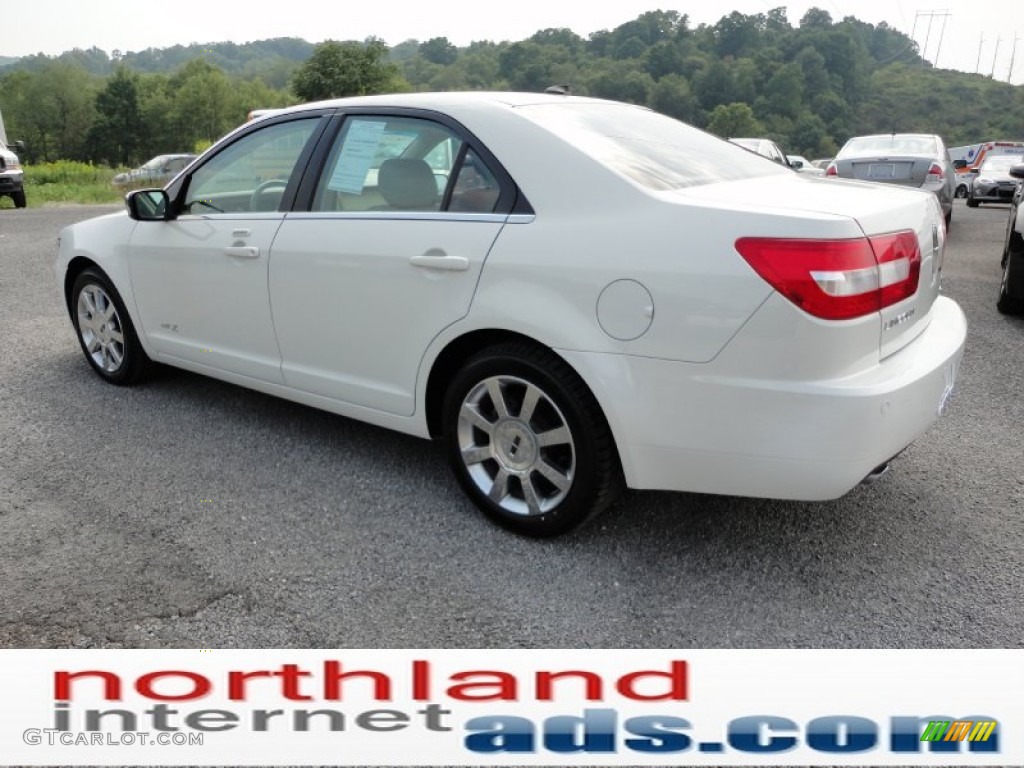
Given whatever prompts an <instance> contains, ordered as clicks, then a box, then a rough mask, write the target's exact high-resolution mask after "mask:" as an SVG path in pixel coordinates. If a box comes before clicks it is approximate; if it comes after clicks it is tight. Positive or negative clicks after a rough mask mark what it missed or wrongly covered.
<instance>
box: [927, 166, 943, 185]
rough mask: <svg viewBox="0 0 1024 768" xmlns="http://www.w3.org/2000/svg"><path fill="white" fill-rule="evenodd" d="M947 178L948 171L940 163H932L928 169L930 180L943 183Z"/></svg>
mask: <svg viewBox="0 0 1024 768" xmlns="http://www.w3.org/2000/svg"><path fill="white" fill-rule="evenodd" d="M945 180H946V171H945V169H943V167H942V166H941V165H940V164H939V163H932V164H931V167H930V168H929V169H928V181H930V182H933V183H936V184H941V183H942V182H943V181H945Z"/></svg>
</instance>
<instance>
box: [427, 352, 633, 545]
mask: <svg viewBox="0 0 1024 768" xmlns="http://www.w3.org/2000/svg"><path fill="white" fill-rule="evenodd" d="M444 443H445V450H446V452H447V454H448V460H449V463H450V464H451V467H452V470H453V471H454V473H455V477H456V478H457V479H458V481H459V484H460V485H461V486H462V488H463V490H464V491H465V492H466V494H467V495H468V496H469V497H470V498H471V499H472V500H473V502H474V503H475V504H476V505H477V506H478V507H479V508H480V509H481V511H482V512H483V513H484V514H485V515H486V516H487V517H488V518H490V519H491V520H492V521H494V522H496V523H498V524H499V525H501V526H503V527H505V528H508V529H509V530H512V531H514V532H516V533H519V534H522V535H525V536H532V537H537V538H542V537H549V536H557V535H559V534H562V533H566V532H567V531H570V530H572V529H573V528H575V527H577V526H579V525H581V524H582V523H584V522H586V521H587V520H589V519H590V518H592V517H594V516H595V515H597V514H598V513H599V512H601V511H603V510H604V509H605V508H607V507H608V506H609V505H610V504H611V503H612V501H613V500H614V498H615V496H616V495H617V493H618V492H619V491H620V490H621V487H622V484H623V483H622V470H621V469H620V467H619V462H618V455H617V453H616V450H615V444H614V441H613V439H612V435H611V430H610V429H609V427H608V422H607V421H606V420H605V418H604V414H603V413H602V412H601V409H600V407H599V406H598V404H597V401H596V400H595V399H594V396H593V394H592V393H591V392H590V390H589V389H588V388H587V386H586V385H585V384H584V383H583V381H582V380H581V379H580V378H579V376H578V375H577V374H576V372H575V371H573V370H572V368H570V367H569V365H568V364H567V363H566V362H565V361H564V360H562V359H561V358H560V357H558V356H557V355H555V354H554V353H552V352H550V351H548V350H545V349H543V348H539V347H535V346H533V345H530V344H527V343H510V344H501V345H497V346H494V347H491V348H489V349H486V350H484V351H482V352H480V353H479V354H477V355H476V356H475V357H473V358H471V359H470V360H469V362H467V363H466V365H465V366H464V367H463V369H462V370H461V371H459V373H458V374H456V376H455V377H454V379H453V380H452V382H451V385H450V386H449V388H448V391H447V394H446V396H445V403H444Z"/></svg>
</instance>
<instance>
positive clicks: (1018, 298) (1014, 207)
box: [996, 164, 1024, 315]
mask: <svg viewBox="0 0 1024 768" xmlns="http://www.w3.org/2000/svg"><path fill="white" fill-rule="evenodd" d="M1009 173H1010V176H1011V177H1012V178H1014V179H1016V180H1017V181H1024V164H1019V165H1014V166H1012V167H1011V168H1010V169H1009ZM1022 198H1024V184H1018V185H1017V187H1016V189H1015V190H1014V192H1013V195H1012V196H1011V198H1010V218H1009V221H1007V223H1006V240H1005V242H1004V243H1003V258H1002V262H1001V266H1002V268H1003V278H1002V280H1000V282H999V299H998V301H997V302H996V309H998V310H999V311H1000V312H1002V313H1003V314H1004V315H1024V205H1021V202H1022Z"/></svg>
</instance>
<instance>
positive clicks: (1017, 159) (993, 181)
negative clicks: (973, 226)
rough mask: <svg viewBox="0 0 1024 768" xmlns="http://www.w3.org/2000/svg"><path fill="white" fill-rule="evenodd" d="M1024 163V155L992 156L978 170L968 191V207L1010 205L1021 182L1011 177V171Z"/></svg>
mask: <svg viewBox="0 0 1024 768" xmlns="http://www.w3.org/2000/svg"><path fill="white" fill-rule="evenodd" d="M1021 163H1024V154H1019V155H990V156H989V157H986V158H985V161H984V162H983V163H982V164H981V167H980V168H978V176H977V178H975V179H974V180H973V181H971V185H970V188H969V189H968V190H967V205H968V207H970V208H977V207H978V205H979V203H1009V202H1010V201H1011V200H1013V195H1014V192H1016V190H1017V185H1018V184H1019V182H1018V181H1017V179H1015V178H1013V176H1011V175H1010V169H1011V168H1012V167H1013V166H1015V165H1020V164H1021Z"/></svg>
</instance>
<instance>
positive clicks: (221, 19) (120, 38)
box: [0, 0, 1024, 84]
mask: <svg viewBox="0 0 1024 768" xmlns="http://www.w3.org/2000/svg"><path fill="white" fill-rule="evenodd" d="M2 3H3V6H4V7H3V10H2V11H0V28H2V29H3V33H2V34H0V56H24V55H27V54H32V53H39V52H42V53H47V54H57V53H61V52H63V51H66V50H70V49H72V48H91V47H92V46H96V47H98V48H102V49H103V50H105V51H107V52H108V53H109V52H110V51H112V50H115V49H116V50H121V51H124V52H127V51H139V50H143V49H145V48H150V47H157V48H163V47H167V46H171V45H175V44H182V45H187V44H189V43H193V42H195V43H207V42H221V41H225V40H231V41H234V42H238V43H244V42H247V41H250V40H263V39H266V38H271V37H301V38H304V39H306V40H309V41H310V42H320V41H321V40H324V39H335V40H362V39H364V38H366V37H369V36H375V37H380V38H382V39H383V40H385V41H386V42H387V43H388V44H389V45H395V44H397V43H400V42H402V41H403V40H408V39H410V38H414V39H417V40H428V39H430V38H432V37H439V36H446V37H447V38H448V39H449V40H451V41H452V42H453V43H455V44H456V45H459V46H463V45H466V44H468V43H470V42H472V41H473V40H494V41H500V40H520V39H523V38H525V37H529V36H530V35H531V34H533V33H534V32H536V31H537V30H538V29H545V28H548V27H568V28H570V29H572V30H573V31H574V32H576V33H578V34H580V35H583V36H586V35H588V34H590V33H591V32H594V31H596V30H600V29H612V28H613V27H615V26H617V25H619V24H622V23H623V22H626V21H629V20H630V19H633V18H635V17H636V16H638V15H639V14H641V13H643V12H644V11H649V10H656V9H659V8H660V9H663V10H677V11H679V12H680V13H685V14H687V15H689V17H690V19H691V25H692V26H696V25H697V24H700V23H708V24H713V23H715V22H716V21H718V19H719V18H721V17H722V16H724V15H727V14H729V13H731V12H732V11H734V10H735V11H739V12H741V13H745V14H753V13H763V12H765V11H768V10H770V9H772V8H776V7H779V6H780V5H783V4H784V3H783V2H780V1H778V0H776V1H774V2H773V0H701V2H678V0H676V2H659V0H612V2H608V3H598V2H594V1H593V0H591V1H590V2H585V0H573V1H572V2H560V1H558V0H517V1H516V2H512V3H502V4H500V6H499V4H497V3H494V2H487V0H446V1H442V2H424V0H390V1H389V0H383V1H382V0H376V1H374V0H370V1H368V2H360V0H342V1H341V2H334V3H330V4H328V3H325V2H323V1H322V0H287V1H286V2H281V3H274V4H269V3H267V4H264V3H260V2H259V1H258V0H212V2H205V3H203V2H200V3H186V4H177V5H175V4H171V3H159V2H140V0H2ZM815 6H816V7H818V8H823V9H824V10H826V11H828V12H829V13H830V14H832V17H833V19H835V20H839V19H841V18H843V17H844V16H855V17H856V18H858V19H860V20H861V21H865V22H869V23H872V24H878V23H879V22H881V21H886V22H888V24H889V25H890V26H892V27H895V28H897V29H899V30H900V31H902V32H904V33H906V34H908V35H912V36H913V37H914V39H915V40H916V41H917V42H918V45H919V46H920V48H921V49H922V52H923V53H924V55H925V58H927V59H929V60H930V61H933V62H934V61H935V59H936V56H937V57H938V66H939V67H942V68H950V69H960V70H963V71H965V72H974V71H981V72H982V73H984V74H990V73H991V72H992V71H993V67H994V69H995V76H996V78H997V79H999V80H1006V79H1007V76H1008V74H1009V73H1010V64H1011V57H1012V55H1013V52H1014V45H1015V44H1014V38H1015V37H1017V36H1020V37H1021V38H1022V39H1020V40H1019V41H1018V42H1017V44H1016V54H1017V55H1016V58H1015V59H1014V61H1013V77H1012V82H1013V83H1015V84H1021V83H1022V82H1024V0H943V1H942V2H939V0H936V1H935V2H931V3H929V2H924V1H922V0H822V1H820V2H792V3H788V4H785V7H786V8H787V14H788V18H789V21H790V23H791V24H793V25H794V26H795V25H796V24H797V23H798V22H799V21H800V18H801V17H802V16H803V14H804V12H805V11H806V10H807V9H808V8H810V7H815ZM933 12H934V13H935V15H931V16H924V15H921V13H933ZM939 13H948V14H950V15H948V16H940V15H938V14H939ZM943 25H945V28H943ZM929 27H930V29H929ZM1000 38H1001V41H1000V42H999V44H998V49H997V44H996V42H997V39H1000ZM979 43H980V65H979Z"/></svg>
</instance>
